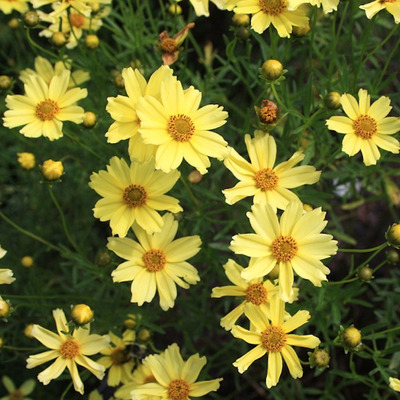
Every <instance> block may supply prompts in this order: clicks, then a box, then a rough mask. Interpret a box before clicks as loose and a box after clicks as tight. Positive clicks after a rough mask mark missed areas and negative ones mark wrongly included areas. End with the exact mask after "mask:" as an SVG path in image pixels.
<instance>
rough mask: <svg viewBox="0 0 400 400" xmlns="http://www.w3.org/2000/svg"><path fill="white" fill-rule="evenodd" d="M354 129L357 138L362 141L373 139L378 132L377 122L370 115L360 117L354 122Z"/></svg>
mask: <svg viewBox="0 0 400 400" xmlns="http://www.w3.org/2000/svg"><path fill="white" fill-rule="evenodd" d="M353 128H354V131H355V133H356V135H357V136H360V137H361V138H362V139H371V137H372V136H374V134H375V133H376V132H377V126H376V121H375V119H374V118H372V117H370V116H369V115H360V116H359V117H358V118H357V119H356V120H355V121H354V122H353Z"/></svg>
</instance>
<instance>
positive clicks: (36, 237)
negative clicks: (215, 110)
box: [0, 211, 62, 253]
mask: <svg viewBox="0 0 400 400" xmlns="http://www.w3.org/2000/svg"><path fill="white" fill-rule="evenodd" d="M0 217H1V218H3V219H4V221H6V222H7V223H9V224H10V225H11V226H13V227H14V228H15V229H17V230H18V231H20V232H21V233H23V234H24V235H26V236H29V237H31V238H32V239H35V240H37V241H38V242H41V243H43V244H45V245H46V246H48V247H50V248H51V249H53V250H56V251H58V252H60V253H62V250H61V249H60V248H59V247H57V246H55V245H54V244H52V243H50V242H48V241H47V240H46V239H43V238H41V237H40V236H37V235H35V234H34V233H32V232H29V231H27V230H26V229H24V228H21V227H20V226H19V225H17V224H16V223H15V222H13V221H11V220H10V219H9V218H7V217H6V216H5V215H4V214H3V213H2V212H1V211H0Z"/></svg>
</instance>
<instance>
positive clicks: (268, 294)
mask: <svg viewBox="0 0 400 400" xmlns="http://www.w3.org/2000/svg"><path fill="white" fill-rule="evenodd" d="M224 269H225V274H226V276H227V277H228V279H229V280H230V281H231V282H232V283H233V284H234V286H222V287H215V288H213V290H212V293H211V297H217V298H220V297H224V296H235V297H244V300H243V301H242V302H241V303H240V304H239V305H238V306H237V307H236V308H234V309H233V310H232V311H231V312H230V313H229V314H227V315H225V317H223V318H222V319H221V326H222V327H223V328H225V329H226V330H230V329H232V327H233V325H234V324H235V323H236V321H237V320H238V319H239V317H240V316H241V315H242V314H245V315H246V316H247V311H248V309H249V308H253V307H260V308H262V310H263V312H264V313H265V314H266V315H268V316H269V315H270V313H269V307H270V306H269V304H270V301H271V298H272V297H273V296H276V295H278V292H279V289H278V286H275V285H274V284H273V283H272V282H271V281H269V280H267V281H265V282H264V281H263V278H257V279H253V280H251V281H247V280H246V279H243V278H242V276H241V273H242V271H243V270H244V268H243V267H242V266H240V265H239V264H238V263H236V262H235V261H233V260H231V259H230V260H228V262H227V263H226V264H225V265H224ZM298 292H299V289H297V288H295V289H294V290H293V296H292V297H291V298H290V303H291V302H293V301H295V300H297V297H298Z"/></svg>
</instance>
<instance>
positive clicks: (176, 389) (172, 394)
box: [168, 379, 190, 400]
mask: <svg viewBox="0 0 400 400" xmlns="http://www.w3.org/2000/svg"><path fill="white" fill-rule="evenodd" d="M189 390H190V387H189V385H188V384H187V383H186V382H185V381H184V380H183V379H174V380H173V381H172V382H171V383H170V384H169V385H168V398H169V399H171V400H186V399H187V398H188V396H189Z"/></svg>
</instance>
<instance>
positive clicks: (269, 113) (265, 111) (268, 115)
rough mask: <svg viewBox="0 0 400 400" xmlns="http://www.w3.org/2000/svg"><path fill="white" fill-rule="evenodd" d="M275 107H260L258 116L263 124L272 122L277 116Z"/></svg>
mask: <svg viewBox="0 0 400 400" xmlns="http://www.w3.org/2000/svg"><path fill="white" fill-rule="evenodd" d="M277 110H278V109H277V107H276V106H275V107H273V106H269V105H268V106H265V107H262V108H261V110H260V112H259V116H260V121H261V122H262V123H263V124H272V123H273V122H275V121H276V118H277V116H278V114H277Z"/></svg>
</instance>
